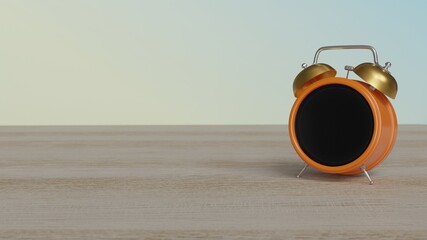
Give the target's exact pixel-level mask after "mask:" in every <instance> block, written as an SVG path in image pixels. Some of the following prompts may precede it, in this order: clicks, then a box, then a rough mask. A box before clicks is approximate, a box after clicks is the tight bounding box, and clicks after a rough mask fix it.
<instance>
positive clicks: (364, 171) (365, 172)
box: [360, 165, 374, 185]
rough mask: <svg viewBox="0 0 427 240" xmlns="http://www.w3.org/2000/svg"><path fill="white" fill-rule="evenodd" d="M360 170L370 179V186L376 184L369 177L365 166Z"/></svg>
mask: <svg viewBox="0 0 427 240" xmlns="http://www.w3.org/2000/svg"><path fill="white" fill-rule="evenodd" d="M360 170H362V171H363V173H364V174H365V175H366V177H367V178H368V180H369V185H372V184H374V181H373V180H372V178H371V176H369V173H368V171H366V167H365V165H363V166H361V167H360Z"/></svg>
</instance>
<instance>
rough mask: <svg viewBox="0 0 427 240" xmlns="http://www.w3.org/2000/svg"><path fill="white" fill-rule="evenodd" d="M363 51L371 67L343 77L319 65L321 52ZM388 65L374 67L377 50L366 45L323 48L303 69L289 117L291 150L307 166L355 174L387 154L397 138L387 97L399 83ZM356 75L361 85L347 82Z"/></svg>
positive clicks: (365, 169) (358, 67)
mask: <svg viewBox="0 0 427 240" xmlns="http://www.w3.org/2000/svg"><path fill="white" fill-rule="evenodd" d="M345 49H365V50H370V51H371V52H372V54H373V62H372V63H371V62H366V63H362V64H360V65H358V66H357V67H354V68H353V67H351V66H345V70H347V76H346V77H345V78H343V77H336V73H337V72H336V70H335V69H334V68H332V67H331V66H329V65H327V64H325V63H318V58H319V54H320V53H321V52H322V51H325V50H345ZM390 66H391V64H390V63H389V62H387V63H386V64H385V66H381V65H380V64H379V63H378V55H377V51H376V50H375V48H373V47H372V46H367V45H344V46H327V47H321V48H319V49H318V50H317V52H316V54H315V56H314V61H313V64H312V65H311V66H307V64H303V65H302V67H303V68H304V69H303V70H302V71H301V72H300V73H299V74H298V76H297V77H296V78H295V80H294V83H293V90H294V94H295V97H296V100H295V103H294V105H293V107H292V110H291V113H290V116H289V125H288V126H289V135H290V139H291V142H292V145H293V147H294V149H295V151H296V152H297V154H298V155H299V156H300V157H301V159H302V160H303V161H304V162H305V163H306V165H305V166H304V167H303V169H302V170H301V171H300V173H299V174H298V175H297V177H298V178H299V177H300V176H301V174H302V173H303V172H304V171H305V170H306V168H307V167H308V166H311V167H313V168H315V169H317V170H320V171H322V172H326V173H333V174H342V175H354V174H359V173H364V174H365V175H366V176H367V178H368V179H369V183H370V184H373V180H372V178H371V177H370V175H369V173H368V171H369V170H371V169H372V168H374V167H375V166H377V165H378V164H380V163H381V162H382V161H383V160H384V159H385V158H386V157H387V156H388V154H389V153H390V152H391V150H392V148H393V145H394V143H395V140H396V136H397V118H396V113H395V111H394V109H393V106H392V104H391V103H390V101H389V99H388V97H389V98H392V99H394V98H395V97H396V94H397V82H396V80H395V79H394V78H393V76H392V75H391V74H390V72H389V70H388V68H389V67H390ZM350 71H352V72H354V73H355V74H356V75H357V76H359V77H360V78H361V80H355V79H349V78H348V75H349V72H350Z"/></svg>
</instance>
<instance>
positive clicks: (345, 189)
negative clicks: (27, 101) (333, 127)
mask: <svg viewBox="0 0 427 240" xmlns="http://www.w3.org/2000/svg"><path fill="white" fill-rule="evenodd" d="M426 147H427V126H400V129H399V136H398V141H397V143H396V147H395V148H394V150H393V152H392V154H391V155H390V157H389V158H388V159H387V160H386V161H385V162H384V163H383V164H382V165H381V166H379V167H377V168H376V169H374V170H373V171H372V172H371V175H372V177H373V178H374V180H375V184H374V185H369V184H368V181H367V179H366V178H365V176H363V175H359V176H351V177H346V176H337V175H329V174H324V173H320V172H317V171H316V170H313V169H310V170H309V171H308V172H306V173H305V174H304V175H303V177H302V178H301V179H297V178H295V176H296V174H297V173H298V171H299V170H300V169H301V167H302V166H303V165H304V164H303V162H302V161H301V160H300V159H299V158H298V156H297V155H296V153H295V152H294V151H293V149H292V147H291V144H290V141H289V139H288V134H287V127H286V126H129V127H126V126H117V127H0V238H3V239H80V238H83V239H100V238H101V239H140V238H146V239H170V238H173V239H174V238H180V239H222V238H227V239H229V238H231V239H284V238H300V239H330V238H349V237H353V238H354V239H359V238H360V239H376V238H377V239H417V238H419V239H427V174H426V173H427V155H426Z"/></svg>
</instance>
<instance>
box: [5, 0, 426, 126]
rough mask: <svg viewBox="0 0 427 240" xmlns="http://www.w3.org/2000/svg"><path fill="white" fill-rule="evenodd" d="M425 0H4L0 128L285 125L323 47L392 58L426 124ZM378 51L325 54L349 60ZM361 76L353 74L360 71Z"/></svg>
mask: <svg viewBox="0 0 427 240" xmlns="http://www.w3.org/2000/svg"><path fill="white" fill-rule="evenodd" d="M426 10H427V2H426V1H390V0H388V1H368V0H366V1H351V2H350V1H338V0H337V1H331V0H330V1H261V0H259V1H247V0H242V1H237V0H234V1H233V0H212V1H203V0H180V1H178V0H176V1H157V0H152V1H131V0H127V1H119V0H115V1H111V0H99V1H98V0H68V1H65V0H64V1H56V0H37V1H36V0H27V1H24V0H0V37H1V38H0V82H1V85H0V125H92V124H95V125H101V124H109V125H114V124H287V121H288V114H289V111H290V108H291V106H292V104H293V101H294V97H293V93H292V82H293V80H294V78H295V76H296V74H298V72H299V71H300V70H301V67H300V66H301V63H303V62H307V63H309V64H310V63H311V62H312V58H313V56H314V53H315V51H316V50H317V48H319V47H321V46H324V45H336V44H370V45H373V46H374V47H376V49H377V51H378V54H379V60H380V63H381V64H384V62H386V61H390V62H391V63H392V67H391V69H390V70H391V72H392V74H393V76H394V77H395V78H396V79H397V81H398V84H399V92H398V95H397V98H396V100H393V101H392V103H393V104H394V106H395V109H396V112H397V115H398V118H399V122H400V123H405V124H408V123H411V124H426V123H427V111H426V109H427V104H426V103H427V96H426V94H425V93H426V90H427V80H426V77H425V76H426V74H425V73H424V72H423V71H424V70H425V69H426V62H425V56H426V54H427V47H426V43H427V27H426V23H427V14H426V13H425V12H426ZM371 59H372V57H371V53H370V52H369V51H347V52H346V51H331V52H324V53H322V54H321V55H320V61H321V62H326V63H328V64H330V65H332V66H334V67H335V68H336V69H337V70H339V75H341V76H345V71H344V70H343V68H344V65H354V66H355V65H357V64H359V63H361V62H365V61H372V60H371ZM352 77H353V78H355V76H354V75H352Z"/></svg>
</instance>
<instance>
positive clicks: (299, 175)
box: [297, 163, 308, 178]
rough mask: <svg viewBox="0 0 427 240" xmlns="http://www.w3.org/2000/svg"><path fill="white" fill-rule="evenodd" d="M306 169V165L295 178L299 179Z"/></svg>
mask: <svg viewBox="0 0 427 240" xmlns="http://www.w3.org/2000/svg"><path fill="white" fill-rule="evenodd" d="M307 167H308V164H307V163H306V164H305V165H304V167H303V168H302V169H301V171H300V172H299V173H298V175H297V178H300V177H301V175H302V174H303V173H304V172H305V170H306V169H307Z"/></svg>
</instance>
